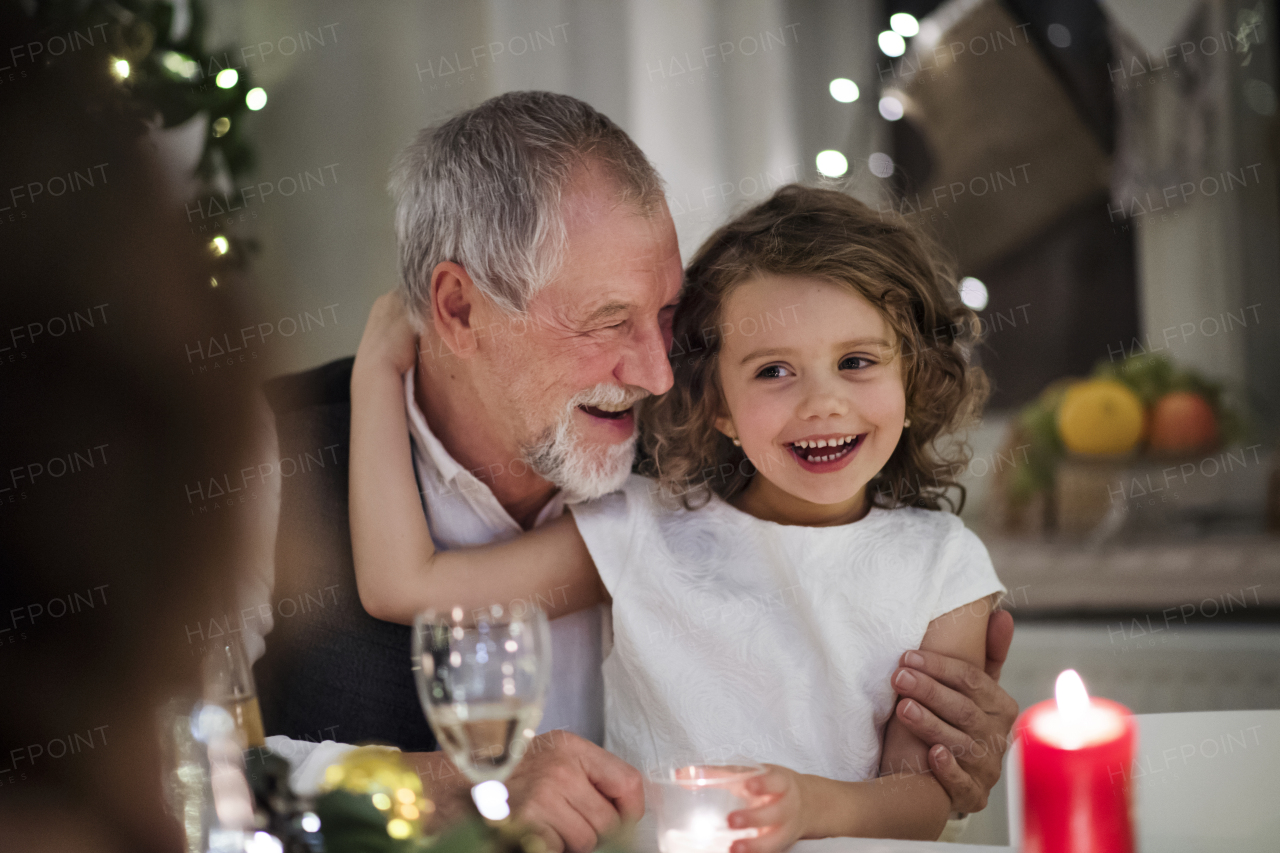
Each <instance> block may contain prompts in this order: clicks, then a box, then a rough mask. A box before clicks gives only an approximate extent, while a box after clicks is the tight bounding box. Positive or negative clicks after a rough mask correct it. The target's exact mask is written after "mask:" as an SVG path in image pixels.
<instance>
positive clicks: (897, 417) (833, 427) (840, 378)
mask: <svg viewBox="0 0 1280 853" xmlns="http://www.w3.org/2000/svg"><path fill="white" fill-rule="evenodd" d="M779 317H781V318H783V319H782V320H781V321H779V320H778V319H777V318H779ZM721 322H722V324H723V325H722V326H721V328H722V329H724V330H725V332H726V333H727V334H726V335H725V337H724V339H723V342H722V344H721V349H720V356H719V365H718V370H719V378H720V387H721V389H722V391H723V394H724V401H723V402H724V409H723V411H722V414H721V417H719V418H717V420H716V428H717V429H719V430H720V431H721V432H723V433H725V434H726V435H728V436H729V437H730V438H737V439H739V440H740V441H741V442H742V449H743V451H744V452H745V453H746V455H747V458H749V459H750V460H751V462H752V464H754V465H755V466H756V468H757V469H758V471H759V476H756V477H754V478H752V480H751V484H750V485H749V486H748V487H747V489H746V491H745V492H743V494H742V495H741V497H740V499H739V500H738V501H737V503H738V505H739V508H741V509H743V510H745V511H746V512H749V513H751V514H752V515H755V516H757V517H760V518H765V519H768V520H771V521H778V522H781V523H784V524H810V525H820V524H840V523H845V522H848V521H852V520H855V519H858V518H861V517H862V515H864V514H865V513H866V511H867V507H868V503H867V496H866V487H867V483H868V482H869V481H870V480H871V478H872V477H874V476H875V475H876V474H877V473H878V472H879V471H880V469H881V468H883V467H884V465H885V463H886V462H888V461H889V457H890V456H891V455H892V454H893V450H894V448H895V447H897V445H898V439H899V437H900V436H901V435H902V429H903V419H904V418H905V416H906V391H905V388H904V387H903V375H902V359H901V358H899V357H898V353H897V340H896V337H897V336H896V335H895V334H894V332H893V330H892V328H891V327H890V326H889V324H888V323H887V322H886V321H885V318H884V316H883V315H882V314H881V313H880V312H879V311H878V310H877V309H876V308H875V307H874V306H873V305H872V304H871V303H870V302H868V301H867V299H866V298H865V297H863V296H862V295H861V294H859V293H857V292H855V291H854V290H852V289H851V288H849V287H845V286H842V285H838V284H833V283H831V282H829V281H826V280H824V279H820V278H812V277H807V276H775V275H764V276H759V277H757V278H753V279H751V280H749V281H746V282H743V283H742V284H739V285H737V286H736V287H735V288H734V289H733V291H732V293H730V295H729V298H728V300H727V301H726V303H725V306H724V316H723V318H722V321H721ZM747 330H751V334H747Z"/></svg>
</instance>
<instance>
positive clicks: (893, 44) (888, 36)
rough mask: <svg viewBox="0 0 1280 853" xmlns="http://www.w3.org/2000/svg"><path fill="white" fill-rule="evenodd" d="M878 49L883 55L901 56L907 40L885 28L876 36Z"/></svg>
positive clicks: (905, 49)
mask: <svg viewBox="0 0 1280 853" xmlns="http://www.w3.org/2000/svg"><path fill="white" fill-rule="evenodd" d="M876 42H877V43H878V44H879V45H880V50H881V51H882V52H883V53H884V55H885V56H902V54H904V53H906V52H907V42H906V40H904V39H903V38H902V36H900V35H898V34H897V33H895V32H894V31H893V30H885V31H884V32H882V33H881V34H880V35H879V36H877V37H876Z"/></svg>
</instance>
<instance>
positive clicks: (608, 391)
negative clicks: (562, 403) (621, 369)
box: [569, 383, 652, 411]
mask: <svg viewBox="0 0 1280 853" xmlns="http://www.w3.org/2000/svg"><path fill="white" fill-rule="evenodd" d="M649 396H652V395H651V394H650V393H649V392H648V391H646V390H645V389H643V388H640V387H638V386H635V385H612V384H609V383H602V384H600V385H596V386H595V387H594V388H588V389H586V390H585V391H580V392H578V393H577V394H575V395H574V397H573V399H572V400H570V401H569V407H570V408H576V407H577V406H593V407H595V408H604V409H610V410H613V411H621V410H623V409H627V408H630V407H631V406H633V405H635V404H636V403H638V402H640V401H641V400H643V399H644V398H645V397H649Z"/></svg>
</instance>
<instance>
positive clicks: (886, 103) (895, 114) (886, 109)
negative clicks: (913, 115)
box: [880, 95, 907, 121]
mask: <svg viewBox="0 0 1280 853" xmlns="http://www.w3.org/2000/svg"><path fill="white" fill-rule="evenodd" d="M906 111H907V110H906V107H904V106H903V105H902V101H899V100H898V99H897V98H895V97H894V96H893V95H885V96H884V97H883V98H881V99H880V115H882V116H884V117H885V118H886V119H887V120H889V121H897V120H898V119H900V118H902V116H903V115H904V114H905V113H906Z"/></svg>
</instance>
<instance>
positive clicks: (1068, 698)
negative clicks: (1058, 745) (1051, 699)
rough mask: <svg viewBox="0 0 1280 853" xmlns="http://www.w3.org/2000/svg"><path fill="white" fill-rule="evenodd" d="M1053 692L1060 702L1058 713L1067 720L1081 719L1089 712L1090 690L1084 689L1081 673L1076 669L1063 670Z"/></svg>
mask: <svg viewBox="0 0 1280 853" xmlns="http://www.w3.org/2000/svg"><path fill="white" fill-rule="evenodd" d="M1053 692H1054V695H1055V697H1056V698H1057V702H1058V713H1059V714H1061V715H1062V716H1063V718H1064V719H1066V720H1071V721H1073V722H1075V721H1080V720H1082V719H1083V718H1084V716H1085V715H1086V714H1087V713H1088V712H1089V707H1090V706H1089V691H1087V690H1085V689H1084V681H1082V680H1081V678H1080V673H1078V672H1076V671H1075V670H1074V669H1067V670H1063V671H1062V673H1061V674H1059V675H1058V682H1057V684H1055V685H1054V688H1053Z"/></svg>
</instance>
